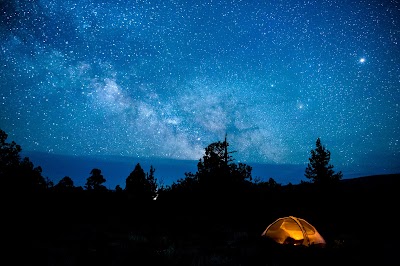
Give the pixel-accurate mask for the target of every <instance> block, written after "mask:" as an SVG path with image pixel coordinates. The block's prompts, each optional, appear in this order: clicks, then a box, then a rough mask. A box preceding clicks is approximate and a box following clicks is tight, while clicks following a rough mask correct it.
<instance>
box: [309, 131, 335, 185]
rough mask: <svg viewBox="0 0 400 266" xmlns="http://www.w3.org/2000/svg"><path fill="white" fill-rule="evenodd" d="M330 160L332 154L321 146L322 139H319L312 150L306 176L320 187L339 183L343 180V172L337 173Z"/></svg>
mask: <svg viewBox="0 0 400 266" xmlns="http://www.w3.org/2000/svg"><path fill="white" fill-rule="evenodd" d="M330 159H331V152H330V151H329V150H327V149H326V148H325V147H324V146H323V145H322V144H321V140H320V138H317V141H316V148H315V149H313V150H311V157H310V158H309V159H308V160H309V163H308V165H307V168H306V170H305V174H304V176H305V177H306V178H308V179H310V180H311V181H312V182H313V183H315V184H319V185H328V184H334V183H337V182H338V181H339V180H341V179H342V177H343V174H342V172H341V171H339V172H337V173H335V171H334V170H333V165H332V164H330Z"/></svg>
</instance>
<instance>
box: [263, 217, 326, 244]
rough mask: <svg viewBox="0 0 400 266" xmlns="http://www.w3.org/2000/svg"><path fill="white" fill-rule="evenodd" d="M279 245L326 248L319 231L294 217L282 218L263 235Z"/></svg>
mask: <svg viewBox="0 0 400 266" xmlns="http://www.w3.org/2000/svg"><path fill="white" fill-rule="evenodd" d="M261 236H263V237H268V238H271V239H273V240H274V241H275V242H277V243H279V244H289V245H303V246H311V245H320V246H325V245H326V242H325V240H324V238H323V237H322V236H321V235H320V234H319V233H318V231H317V229H315V227H314V226H312V225H311V224H310V223H309V222H307V221H306V220H304V219H301V218H297V217H294V216H288V217H282V218H279V219H277V220H276V221H274V222H273V223H271V224H270V225H269V226H268V227H267V228H266V229H265V230H264V232H263V233H262V234H261Z"/></svg>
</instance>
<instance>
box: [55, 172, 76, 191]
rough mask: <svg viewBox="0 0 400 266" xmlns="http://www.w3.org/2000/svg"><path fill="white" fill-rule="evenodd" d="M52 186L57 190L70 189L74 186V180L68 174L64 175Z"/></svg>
mask: <svg viewBox="0 0 400 266" xmlns="http://www.w3.org/2000/svg"><path fill="white" fill-rule="evenodd" d="M54 188H55V189H56V190H58V191H72V190H73V189H74V188H75V187H74V181H73V180H72V179H71V178H70V177H69V176H64V177H63V178H62V179H61V180H60V181H58V183H57V184H56V185H55V186H54Z"/></svg>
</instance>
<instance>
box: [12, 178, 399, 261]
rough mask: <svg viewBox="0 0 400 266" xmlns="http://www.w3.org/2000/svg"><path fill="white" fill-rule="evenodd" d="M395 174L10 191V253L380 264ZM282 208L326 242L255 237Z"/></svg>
mask: <svg viewBox="0 0 400 266" xmlns="http://www.w3.org/2000/svg"><path fill="white" fill-rule="evenodd" d="M399 178H400V175H398V174H397V175H382V176H368V177H360V178H354V179H350V180H343V181H341V182H340V184H339V186H338V187H335V188H330V189H329V190H324V191H321V190H320V189H318V188H316V187H314V186H313V185H312V184H300V185H294V186H290V185H288V186H283V187H282V188H281V189H280V190H277V191H265V190H264V189H260V188H254V190H253V191H251V192H250V193H248V194H246V193H245V194H240V195H241V196H240V197H237V198H233V199H221V200H220V201H217V202H216V201H207V200H197V201H196V200H189V199H188V198H178V199H174V200H168V199H165V200H157V201H150V202H136V201H134V200H132V199H129V198H126V197H125V196H124V195H123V194H118V193H115V192H104V193H98V194H97V193H87V191H76V192H71V193H55V192H53V193H44V194H38V195H31V196H30V197H29V198H26V197H25V196H24V198H21V199H22V200H21V199H20V200H18V201H15V204H19V206H18V208H16V209H14V215H13V216H12V217H11V219H10V220H11V221H13V222H14V224H13V226H12V227H11V228H12V229H13V230H12V235H13V236H14V239H13V242H10V243H13V246H14V247H16V246H18V252H19V253H23V254H24V256H15V257H14V263H15V264H18V265H22V264H24V265H38V264H41V265H46V264H47V265H135V264H136V265H138V264H141V263H146V264H148V265H150V264H161V265H271V264H273V265H293V264H294V263H295V264H296V265H310V263H311V265H320V262H321V260H323V261H324V263H323V264H324V265H337V264H341V263H342V262H343V261H347V262H349V263H352V264H353V265H359V264H363V263H364V264H365V263H369V262H370V261H371V260H373V259H378V260H379V261H380V262H381V263H380V265H384V264H386V263H388V262H389V261H391V260H393V259H394V258H395V255H396V253H397V250H398V248H399V245H398V240H397V239H398V238H397V236H396V235H394V234H396V230H392V225H394V222H393V221H394V220H395V218H394V216H393V213H395V212H396V210H397V209H398V205H397V203H396V201H395V199H396V198H397V194H396V193H397V189H398V183H399V182H398V181H399ZM18 202H21V203H18ZM14 206H16V205H14ZM289 215H293V216H297V217H301V218H304V219H305V220H307V221H308V222H310V223H311V224H313V225H314V226H315V227H316V228H317V229H318V231H319V232H320V234H321V235H322V236H323V237H324V238H325V240H326V242H327V246H326V248H325V249H313V248H295V247H284V246H279V245H276V244H273V243H271V242H269V241H267V240H266V239H262V238H261V237H260V235H261V233H262V231H263V230H264V229H265V228H266V227H267V226H268V225H269V224H270V223H272V222H273V221H274V220H276V219H277V218H279V217H282V216H289ZM22 221H23V222H22ZM311 257H313V258H318V260H316V261H315V262H316V263H314V264H313V263H312V262H310V258H311ZM303 262H304V263H305V262H307V263H306V264H303ZM317 262H318V263H317Z"/></svg>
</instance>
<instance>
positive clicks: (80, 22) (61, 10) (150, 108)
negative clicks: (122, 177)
mask: <svg viewBox="0 0 400 266" xmlns="http://www.w3.org/2000/svg"><path fill="white" fill-rule="evenodd" d="M268 2H270V3H268ZM0 5H1V10H0V11H1V13H0V19H1V24H0V36H1V38H0V47H1V50H0V108H1V113H0V128H1V129H2V130H4V131H5V132H6V133H7V134H8V135H9V141H11V140H14V141H16V142H17V143H18V144H20V145H21V146H22V149H23V150H24V151H35V152H45V153H49V154H55V155H74V156H78V157H79V156H99V155H102V156H103V155H107V156H108V155H111V156H126V157H134V158H156V159H155V163H154V165H155V168H156V169H157V162H156V160H157V158H159V159H164V158H167V159H179V160H198V159H199V158H201V157H202V155H203V151H204V148H205V147H206V146H207V145H208V144H210V143H212V142H215V141H219V140H221V141H222V140H223V139H224V136H225V133H227V136H228V142H229V143H230V148H231V150H235V151H236V153H234V154H233V156H234V158H235V159H236V161H238V162H245V163H248V164H250V165H251V163H253V162H254V163H261V164H278V165H279V164H282V165H283V164H295V165H299V164H300V165H301V164H306V163H307V162H308V158H309V156H310V150H311V149H313V148H315V141H316V139H317V138H318V137H320V138H321V141H322V144H323V145H325V146H326V148H328V149H329V150H330V151H331V162H332V163H333V164H334V166H335V169H336V170H342V169H347V171H349V172H353V173H357V172H360V171H361V170H364V171H365V169H371V172H370V173H380V172H382V173H390V172H399V171H400V107H399V100H400V4H399V1H397V0H392V1H390V0H380V1H372V0H366V1H346V0H337V1H334V0H332V1H312V0H311V1H299V0H290V1H289V0H288V1H279V0H277V1H255V0H253V1H245V0H244V1H179V0H176V1H125V0H121V1H112V0H109V1H105V0H103V1H100V0H99V1H96V0H79V1H78V0H76V1H68V0H67V1H58V0H37V1H35V0H30V1H29V0H24V1H7V0H1V1H0ZM39 164H40V162H39ZM132 170H133V168H132ZM87 174H88V173H87ZM160 174H161V173H160Z"/></svg>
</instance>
